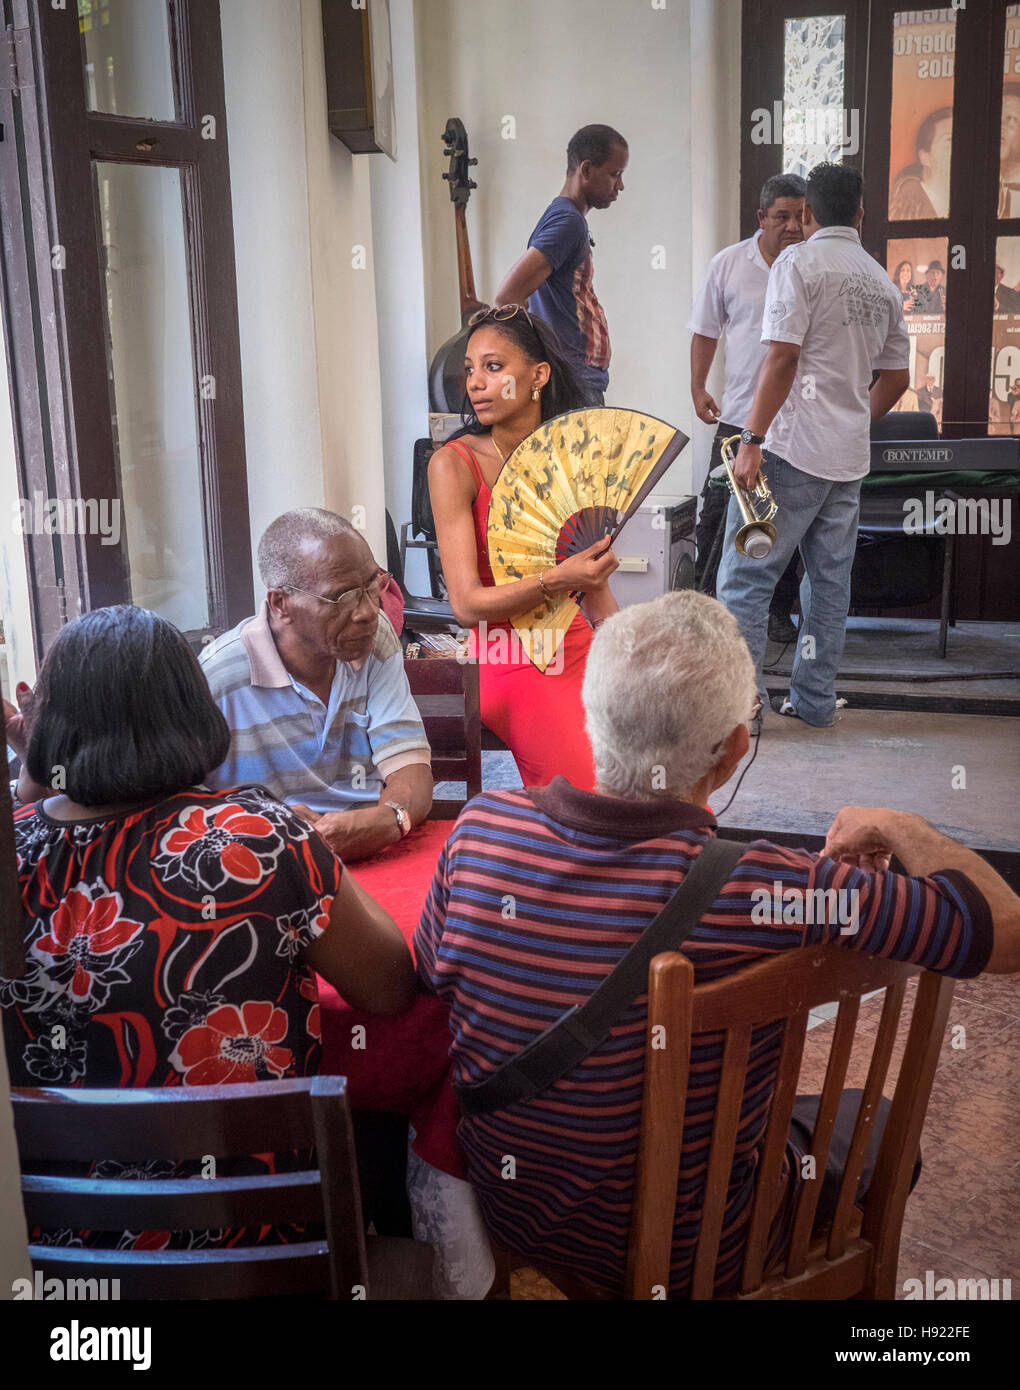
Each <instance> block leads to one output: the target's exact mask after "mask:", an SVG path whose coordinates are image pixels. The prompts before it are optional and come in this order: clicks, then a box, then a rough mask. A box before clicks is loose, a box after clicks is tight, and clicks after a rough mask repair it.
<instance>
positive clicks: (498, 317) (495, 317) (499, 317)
mask: <svg viewBox="0 0 1020 1390" xmlns="http://www.w3.org/2000/svg"><path fill="white" fill-rule="evenodd" d="M515 314H523V315H524V317H525V318H526V319H527V320H528V323H529V324H530V323H531V315H530V314H529V313H528V311H527V309H525V307H524V305H523V304H501V305H500V307H499V308H498V309H479V310H478V312H477V313H476V314H472V315H471V317H470V318H469V319H468V328H477V327H478V325H479V324H480V323H485V321H486V320H489V321H490V322H491V323H506V321H507V319H512V318H513V316H514V315H515Z"/></svg>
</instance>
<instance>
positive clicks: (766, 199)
mask: <svg viewBox="0 0 1020 1390" xmlns="http://www.w3.org/2000/svg"><path fill="white" fill-rule="evenodd" d="M806 192H807V184H806V183H805V182H804V180H803V179H802V178H801V176H800V175H799V174H773V175H772V177H771V178H770V179H766V180H765V182H764V183H763V184H762V186H761V198H760V199H759V200H758V206H759V207H760V208H761V210H762V212H768V210H769V208H770V207H771V206H772V204H773V203H774V202H775V201H776V199H777V198H803V197H804V195H805V193H806Z"/></svg>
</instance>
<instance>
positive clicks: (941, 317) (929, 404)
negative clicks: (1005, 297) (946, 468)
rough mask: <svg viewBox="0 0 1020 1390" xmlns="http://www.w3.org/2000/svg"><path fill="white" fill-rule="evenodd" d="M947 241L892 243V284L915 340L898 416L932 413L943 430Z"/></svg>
mask: <svg viewBox="0 0 1020 1390" xmlns="http://www.w3.org/2000/svg"><path fill="white" fill-rule="evenodd" d="M948 250H949V241H948V238H946V237H902V238H899V239H898V240H896V241H890V242H888V243H887V252H886V255H887V258H888V259H887V264H886V269H887V270H888V272H889V278H890V279H891V280H892V282H893V284H894V285H895V286H896V288H897V289H898V290H899V292H900V294H901V295H902V296H903V318H904V320H905V322H906V325H907V332H908V333H909V334H910V385H909V386H908V387H907V389H906V391H905V392H904V393H903V395H902V396H901V397H900V399H899V401H898V402H897V404H896V405H895V406H894V407H893V409H894V410H927V411H930V412H931V414H932V415H934V416H935V419H936V420H937V421H938V425H939V430H940V431H941V429H942V392H943V388H944V386H945V382H944V380H943V377H944V370H945V358H946V260H947V255H948Z"/></svg>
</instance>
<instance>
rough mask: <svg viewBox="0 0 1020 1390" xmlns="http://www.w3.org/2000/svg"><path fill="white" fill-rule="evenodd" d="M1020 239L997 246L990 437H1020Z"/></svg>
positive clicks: (1002, 239) (1001, 241)
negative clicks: (1009, 435)
mask: <svg viewBox="0 0 1020 1390" xmlns="http://www.w3.org/2000/svg"><path fill="white" fill-rule="evenodd" d="M1018 285H1020V236H1001V237H999V239H998V241H997V242H996V243H995V300H994V308H995V312H994V316H993V319H992V381H991V389H990V391H989V398H988V433H989V434H1020V289H1018V288H1017V286H1018Z"/></svg>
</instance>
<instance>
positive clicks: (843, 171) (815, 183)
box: [804, 164, 864, 227]
mask: <svg viewBox="0 0 1020 1390" xmlns="http://www.w3.org/2000/svg"><path fill="white" fill-rule="evenodd" d="M863 193H864V180H863V179H862V178H861V176H860V174H859V172H858V171H857V170H856V169H851V168H850V167H849V165H847V164H816V165H815V167H814V168H813V169H812V170H811V172H810V173H809V174H808V176H807V192H806V193H805V194H804V197H805V200H806V202H807V205H808V207H809V208H810V209H811V213H812V216H813V217H814V219H815V221H816V222H817V223H818V225H819V226H820V227H852V226H853V224H854V222H855V221H856V218H857V214H858V213H859V212H860V210H861V198H862V196H863Z"/></svg>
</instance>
